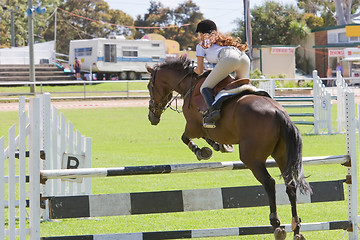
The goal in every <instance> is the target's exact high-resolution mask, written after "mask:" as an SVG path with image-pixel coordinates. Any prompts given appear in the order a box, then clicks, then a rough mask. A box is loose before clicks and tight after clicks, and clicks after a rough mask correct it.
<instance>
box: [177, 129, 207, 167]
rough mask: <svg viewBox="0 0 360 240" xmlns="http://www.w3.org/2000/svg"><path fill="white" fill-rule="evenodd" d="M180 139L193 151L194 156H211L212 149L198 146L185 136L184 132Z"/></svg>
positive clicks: (202, 157) (199, 158) (203, 158)
mask: <svg viewBox="0 0 360 240" xmlns="http://www.w3.org/2000/svg"><path fill="white" fill-rule="evenodd" d="M181 140H182V141H183V143H185V144H186V145H187V146H188V147H189V149H190V150H191V151H192V152H193V153H195V155H196V158H197V159H198V160H199V161H200V160H207V159H209V158H211V156H212V151H211V149H210V148H208V147H203V148H199V147H198V146H197V145H196V144H195V143H194V142H193V141H192V140H191V139H190V138H188V137H186V135H185V133H184V134H183V135H182V136H181Z"/></svg>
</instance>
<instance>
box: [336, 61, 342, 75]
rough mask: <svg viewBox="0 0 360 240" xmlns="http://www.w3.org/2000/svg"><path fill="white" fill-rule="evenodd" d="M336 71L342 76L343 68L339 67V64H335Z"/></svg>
mask: <svg viewBox="0 0 360 240" xmlns="http://www.w3.org/2000/svg"><path fill="white" fill-rule="evenodd" d="M336 71H337V72H338V71H340V72H341V76H342V75H343V67H342V66H341V65H340V63H337V66H336Z"/></svg>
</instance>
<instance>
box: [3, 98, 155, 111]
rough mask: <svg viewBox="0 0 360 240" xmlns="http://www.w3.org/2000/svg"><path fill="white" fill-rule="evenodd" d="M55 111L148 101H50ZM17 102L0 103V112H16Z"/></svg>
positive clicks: (143, 103) (135, 105) (133, 104)
mask: <svg viewBox="0 0 360 240" xmlns="http://www.w3.org/2000/svg"><path fill="white" fill-rule="evenodd" d="M51 103H52V105H54V106H55V107H56V108H57V109H69V108H113V107H147V106H148V103H149V100H148V99H139V100H138V99H130V100H78V101H55V100H52V101H51ZM18 109H19V106H18V103H17V102H11V103H0V111H18Z"/></svg>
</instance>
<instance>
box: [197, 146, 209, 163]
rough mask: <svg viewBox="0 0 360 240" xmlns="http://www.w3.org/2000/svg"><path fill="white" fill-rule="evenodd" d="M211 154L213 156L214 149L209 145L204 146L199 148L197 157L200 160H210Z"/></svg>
mask: <svg viewBox="0 0 360 240" xmlns="http://www.w3.org/2000/svg"><path fill="white" fill-rule="evenodd" d="M211 156H212V151H211V149H210V148H208V147H203V148H201V149H199V150H198V151H196V157H197V159H198V160H199V161H200V160H208V159H209V158H211Z"/></svg>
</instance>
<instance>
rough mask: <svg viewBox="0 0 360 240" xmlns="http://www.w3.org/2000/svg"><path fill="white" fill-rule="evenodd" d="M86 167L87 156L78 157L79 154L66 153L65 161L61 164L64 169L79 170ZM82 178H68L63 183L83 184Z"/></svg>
mask: <svg viewBox="0 0 360 240" xmlns="http://www.w3.org/2000/svg"><path fill="white" fill-rule="evenodd" d="M84 166H85V156H84V155H77V154H69V153H64V155H63V159H62V162H61V168H62V169H78V168H83V167H84ZM82 180H83V179H82V178H66V179H62V181H70V182H78V183H81V182H82Z"/></svg>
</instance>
